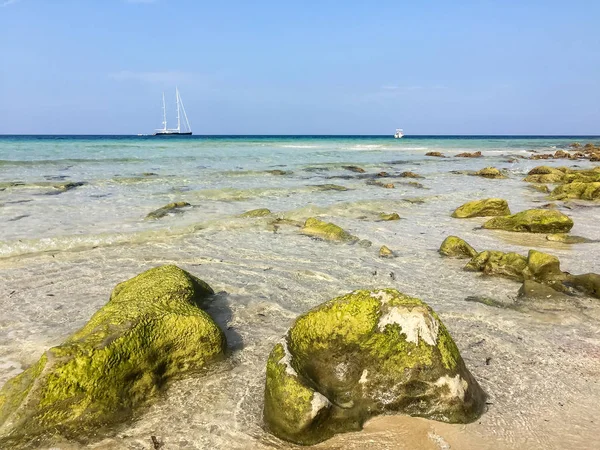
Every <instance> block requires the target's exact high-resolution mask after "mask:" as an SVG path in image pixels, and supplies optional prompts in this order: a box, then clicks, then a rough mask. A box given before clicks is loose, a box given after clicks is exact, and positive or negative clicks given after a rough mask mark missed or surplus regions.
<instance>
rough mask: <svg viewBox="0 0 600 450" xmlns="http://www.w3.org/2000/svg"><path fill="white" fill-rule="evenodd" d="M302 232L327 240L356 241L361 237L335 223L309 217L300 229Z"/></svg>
mask: <svg viewBox="0 0 600 450" xmlns="http://www.w3.org/2000/svg"><path fill="white" fill-rule="evenodd" d="M300 232H301V233H302V234H305V235H307V236H313V237H317V238H320V239H325V240H327V241H338V242H356V241H358V240H359V239H358V238H357V237H356V236H352V235H351V234H350V233H348V232H347V231H346V230H344V229H343V228H341V227H338V226H337V225H336V224H334V223H330V222H323V221H322V220H319V219H315V218H314V217H309V218H308V219H306V222H304V226H303V227H302V229H301V230H300Z"/></svg>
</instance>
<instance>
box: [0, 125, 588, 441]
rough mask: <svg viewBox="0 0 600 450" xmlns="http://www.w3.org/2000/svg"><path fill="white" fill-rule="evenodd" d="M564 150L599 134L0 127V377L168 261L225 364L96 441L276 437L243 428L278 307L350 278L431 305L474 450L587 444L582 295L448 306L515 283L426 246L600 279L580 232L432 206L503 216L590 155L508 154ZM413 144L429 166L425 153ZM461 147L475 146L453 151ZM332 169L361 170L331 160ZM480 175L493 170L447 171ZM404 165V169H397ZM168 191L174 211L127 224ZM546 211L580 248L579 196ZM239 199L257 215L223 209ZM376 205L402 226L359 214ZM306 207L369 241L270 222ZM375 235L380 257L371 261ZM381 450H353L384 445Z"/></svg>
mask: <svg viewBox="0 0 600 450" xmlns="http://www.w3.org/2000/svg"><path fill="white" fill-rule="evenodd" d="M574 141H577V142H581V143H582V144H584V143H587V142H593V143H595V144H596V145H600V138H599V137H581V136H580V137H578V136H564V137H535V136H529V137H523V136H519V137H506V136H486V137H482V136H472V137H452V136H448V137H444V136H437V137H436V136H418V137H412V136H407V137H405V138H403V139H400V140H395V139H393V138H392V137H388V136H385V137H382V136H359V137H356V136H332V137H322V136H314V137H313V136H301V137H286V136H239V137H237V136H236V137H231V136H223V137H213V136H206V137H205V136H192V137H185V138H153V137H119V136H89V137H86V136H24V137H23V136H0V280H1V283H0V296H1V297H0V298H1V300H2V308H3V314H2V315H1V316H0V383H3V382H4V381H5V380H6V379H8V378H9V377H11V376H13V375H16V374H17V373H19V372H20V371H21V370H23V368H24V367H27V366H28V365H29V364H31V363H33V362H34V361H35V360H36V359H37V358H38V357H39V355H40V354H41V353H42V352H43V351H44V350H45V349H47V348H48V347H50V346H52V345H56V344H58V343H60V342H61V341H62V340H63V339H64V338H65V337H66V336H68V335H69V334H70V333H72V332H73V331H75V330H76V329H78V328H79V327H81V326H82V325H83V324H84V323H85V322H86V321H87V320H88V319H89V318H90V316H91V315H92V314H93V313H94V311H96V310H97V309H98V308H100V307H101V306H102V305H103V304H104V303H105V302H106V301H107V299H108V296H109V293H110V291H111V289H112V288H113V287H114V286H115V285H116V284H117V283H118V282H120V281H123V280H125V279H127V278H129V277H131V276H134V275H135V274H137V273H139V272H141V271H143V270H145V269H148V268H150V267H154V266H157V265H160V264H177V265H179V266H180V267H182V268H184V269H186V270H188V271H190V272H192V273H194V274H195V275H197V276H199V277H200V278H202V279H204V280H205V281H207V282H208V283H209V284H210V285H211V286H212V287H213V288H214V289H215V291H218V292H220V294H219V295H218V296H217V298H216V299H215V302H214V305H213V307H212V308H213V309H212V311H211V313H212V314H213V315H214V316H215V317H216V318H217V321H218V322H219V324H220V325H221V326H222V327H223V329H225V330H227V331H226V334H227V338H228V341H229V345H230V347H231V349H232V356H231V358H229V360H228V361H227V363H225V364H224V365H223V366H222V367H219V368H218V370H216V371H215V373H214V374H210V375H208V376H207V377H204V378H190V379H186V380H181V381H178V382H177V383H175V384H174V385H173V386H172V387H171V388H170V389H169V392H168V394H167V396H166V397H165V398H164V399H163V400H162V401H161V402H159V403H158V404H156V405H154V406H153V407H152V408H150V410H149V411H147V412H145V413H144V414H143V415H142V416H141V417H140V418H138V420H137V421H136V422H134V423H132V424H130V425H127V426H126V427H125V428H124V429H123V430H121V431H120V432H119V433H118V434H116V435H113V436H109V437H107V438H106V439H107V441H106V442H107V444H106V445H108V447H106V448H124V449H125V448H126V449H133V448H149V441H148V437H149V436H150V435H157V436H159V438H160V439H161V440H162V441H164V442H165V443H166V448H198V449H200V448H240V449H241V448H244V449H245V448H267V447H271V448H272V447H275V448H287V447H286V445H285V444H283V443H281V442H279V441H277V440H275V439H273V438H271V437H270V436H269V435H267V434H266V433H265V432H264V431H263V430H262V427H261V408H262V395H263V383H264V363H265V360H266V357H267V355H268V353H269V351H270V349H271V348H272V346H273V345H274V343H275V342H277V341H278V340H279V339H280V337H281V336H282V335H283V334H284V333H285V331H286V329H287V328H288V327H289V325H290V324H291V322H292V321H293V320H294V318H295V317H297V316H298V314H301V313H302V312H304V311H307V310H308V309H310V308H312V307H314V306H316V305H318V304H319V303H321V302H323V301H326V300H328V299H330V298H332V297H334V296H336V295H339V294H342V293H345V292H348V291H350V290H353V289H358V288H379V287H394V288H397V289H399V290H401V291H402V292H405V293H407V294H410V295H414V296H417V297H419V298H422V299H423V300H425V301H427V302H428V303H429V304H431V305H432V307H434V309H436V311H438V312H439V313H440V315H441V317H442V320H443V321H444V323H445V324H446V325H447V327H448V328H449V330H450V332H451V334H452V335H453V337H454V338H455V340H456V342H457V345H458V346H459V349H460V350H461V353H462V354H463V357H464V358H465V361H466V363H467V365H468V366H469V368H470V369H471V371H472V372H473V374H474V375H475V377H476V378H477V379H478V380H479V381H480V382H481V384H482V386H483V387H484V389H485V390H486V391H487V392H488V393H489V394H490V398H491V400H490V402H491V403H493V405H491V406H490V408H489V411H488V412H487V413H486V414H484V416H483V417H482V419H481V420H480V421H479V422H478V423H475V424H471V425H468V426H467V427H466V430H467V432H468V433H469V435H472V436H474V437H476V438H477V439H482V442H487V443H488V444H490V447H480V448H495V449H496V448H528V449H530V448H531V449H534V448H535V449H537V448H540V449H542V448H544V449H546V448H565V447H564V445H563V447H561V446H560V445H555V443H556V442H562V443H563V444H564V443H565V442H568V444H569V448H589V447H586V446H585V444H586V442H588V441H587V440H586V439H592V438H593V437H594V436H597V434H598V433H599V432H600V429H599V428H600V425H599V424H598V423H594V424H591V423H590V422H589V420H588V417H590V416H591V415H593V412H594V411H595V409H596V408H597V403H598V401H600V392H599V390H598V380H599V379H600V378H599V377H600V358H599V357H598V355H600V337H599V336H598V332H597V330H598V326H599V323H600V307H599V306H598V305H597V300H596V301H593V300H590V299H578V300H577V301H576V302H574V303H573V304H567V305H551V307H549V308H546V309H543V308H542V310H539V309H533V310H532V311H529V312H518V311H514V310H510V309H499V308H491V307H488V306H485V305H482V304H479V303H473V302H468V301H465V299H467V298H471V297H488V298H493V299H495V300H498V301H501V302H505V303H508V304H510V303H511V302H514V299H515V298H516V292H517V290H518V288H519V285H518V284H517V283H515V282H513V281H510V280H504V279H498V278H493V279H491V278H482V277H481V276H479V275H478V274H473V273H469V272H464V271H462V266H463V265H464V261H456V260H447V259H443V258H440V257H439V255H438V254H437V249H438V248H439V245H440V243H441V242H442V241H443V239H444V238H445V237H446V236H448V235H450V234H454V235H458V236H461V237H463V238H465V239H466V240H467V241H468V242H469V243H471V244H472V245H473V246H474V247H475V248H476V249H478V250H483V249H492V250H502V251H517V252H520V253H522V254H526V253H527V251H528V250H529V249H531V248H535V249H538V250H542V251H546V252H549V253H552V254H555V255H556V256H558V257H559V258H560V260H561V267H562V269H563V270H568V271H570V272H573V273H584V272H600V259H599V258H598V257H597V255H599V254H600V244H598V243H589V244H576V245H570V246H569V245H565V244H560V243H557V242H551V241H548V240H546V239H545V236H544V235H521V234H515V233H506V232H499V231H494V230H482V229H480V226H481V224H482V223H483V219H479V218H478V219H465V220H459V219H452V218H451V217H450V213H451V212H452V211H453V210H454V209H455V208H456V207H458V206H460V205H461V204H462V203H464V202H466V201H469V200H473V199H476V198H486V197H502V198H505V199H507V200H508V202H509V204H510V207H511V210H512V211H513V212H517V211H520V210H523V209H527V208H534V207H540V206H541V205H544V204H546V203H548V202H549V200H548V198H547V196H546V195H545V194H543V193H541V192H539V191H536V190H534V189H531V187H530V186H529V184H528V183H525V182H523V181H522V179H523V177H524V176H525V174H526V173H527V172H528V171H529V170H530V169H531V168H532V167H534V166H537V165H542V164H544V165H552V166H563V165H568V166H578V167H591V166H593V164H592V163H590V162H588V161H572V160H544V161H534V160H530V159H528V157H529V156H531V155H534V154H536V153H553V152H554V151H556V150H557V149H567V148H568V146H569V144H571V143H572V142H574ZM429 151H439V152H442V153H443V154H444V155H445V156H446V158H435V157H428V156H425V154H426V153H427V152H429ZM464 151H468V152H474V151H481V152H482V153H483V157H482V158H457V157H455V156H454V155H456V154H458V153H460V152H464ZM351 165H353V166H360V167H361V168H363V169H364V173H356V172H353V171H350V170H348V169H347V168H345V167H344V166H351ZM488 166H494V167H498V168H500V169H503V170H504V171H505V173H506V174H507V178H506V179H503V180H489V179H484V178H480V177H473V176H468V175H466V174H464V173H463V172H464V171H470V170H479V169H481V168H483V167H488ZM405 171H412V172H416V173H418V174H419V175H421V176H422V177H423V178H420V179H411V178H404V177H401V176H400V174H401V173H402V172H405ZM380 172H386V174H387V176H386V177H378V175H377V174H379V173H380ZM374 180H381V181H383V182H384V183H393V184H394V188H393V189H384V188H382V187H381V186H377V185H374V184H372V181H374ZM415 182H416V184H415ZM69 183H71V184H69ZM331 185H336V186H337V187H336V188H333V187H332V186H331ZM342 189H345V190H342ZM175 201H184V202H188V203H189V204H190V206H189V207H186V208H183V209H182V210H181V211H179V212H178V213H176V214H175V213H174V214H169V215H167V216H165V217H163V218H161V219H159V220H147V219H146V215H147V214H148V213H149V212H151V211H153V210H156V209H157V208H160V207H161V206H163V205H165V204H167V203H170V202H175ZM557 207H558V208H560V210H561V211H563V212H565V213H566V214H568V215H570V216H571V217H572V218H573V220H574V222H575V227H574V228H573V230H572V233H573V234H576V235H581V236H585V237H588V238H590V239H597V240H600V226H599V225H598V223H599V222H598V211H599V209H598V208H597V203H590V202H577V201H575V202H569V203H562V202H561V203H559V204H557ZM255 208H269V209H270V210H271V211H272V216H271V217H266V218H259V219H247V218H240V217H239V215H240V214H241V213H243V212H245V211H248V210H251V209H255ZM381 212H386V213H391V212H397V213H398V214H399V215H400V216H401V218H402V219H401V220H399V221H394V222H379V221H378V216H379V213H381ZM310 216H318V217H319V218H321V219H323V220H327V221H332V222H335V223H336V224H338V225H340V226H342V227H344V228H345V229H347V230H348V231H350V232H351V233H352V234H354V235H357V236H359V237H360V238H361V239H364V240H369V241H371V242H372V243H373V245H372V247H370V248H362V247H358V246H350V245H335V244H331V243H327V242H321V241H315V240H313V239H310V238H308V237H306V236H302V235H301V234H299V233H298V229H297V228H296V227H294V226H284V225H282V226H279V227H274V226H273V225H272V224H271V223H270V222H271V221H272V219H273V218H275V217H281V218H286V219H290V220H292V221H300V222H301V221H303V220H305V219H306V218H307V217H310ZM381 245H386V246H388V247H389V248H391V249H392V250H393V251H395V252H396V255H397V257H396V258H394V259H381V258H379V256H378V252H379V248H380V246H381ZM559 347H560V348H561V349H562V350H558V348H559ZM487 358H491V361H492V363H491V364H488V363H487V362H486V361H487ZM559 404H562V405H563V406H558V405H559ZM392 432H393V430H390V433H392ZM384 434H385V433H384ZM392 435H393V433H392ZM360 436H361V434H360V433H359V434H358V435H356V436H355V437H352V436H350V437H347V438H345V439H349V441H345V443H344V444H340V445H341V448H363V447H361V446H360V443H361V437H360ZM388 437H389V436H388ZM442 437H443V436H442ZM380 438H381V439H383V437H382V436H379V437H376V438H375V443H377V442H378V441H377V439H380ZM390 439H392V438H390ZM561 439H562V441H560V440H561ZM392 441H393V439H392ZM382 442H383V441H382ZM386 442H387V441H386ZM90 445H92V444H90ZM385 445H387V444H385ZM385 445H384V444H383V443H381V446H379V447H378V446H377V445H375V446H374V447H373V448H394V447H389V446H388V447H385ZM81 446H84V445H83V444H81ZM76 448H77V447H76ZM90 448H93V446H92V447H90ZM338 448H339V447H338ZM395 448H403V447H395ZM440 448H441V447H440Z"/></svg>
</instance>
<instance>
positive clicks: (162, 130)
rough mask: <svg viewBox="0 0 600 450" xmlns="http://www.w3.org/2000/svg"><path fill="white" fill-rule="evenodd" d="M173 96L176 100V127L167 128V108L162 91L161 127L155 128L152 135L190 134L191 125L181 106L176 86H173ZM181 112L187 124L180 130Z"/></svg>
mask: <svg viewBox="0 0 600 450" xmlns="http://www.w3.org/2000/svg"><path fill="white" fill-rule="evenodd" d="M175 98H176V100H177V128H167V109H166V107H165V93H164V92H163V95H162V101H163V122H162V124H163V127H162V128H159V129H157V130H155V132H154V134H153V135H152V136H191V134H192V127H190V122H189V120H188V118H187V114H186V113H185V107H184V106H183V101H182V100H181V96H180V95H179V89H178V88H175ZM181 112H183V118H184V119H185V123H186V125H187V131H182V130H181Z"/></svg>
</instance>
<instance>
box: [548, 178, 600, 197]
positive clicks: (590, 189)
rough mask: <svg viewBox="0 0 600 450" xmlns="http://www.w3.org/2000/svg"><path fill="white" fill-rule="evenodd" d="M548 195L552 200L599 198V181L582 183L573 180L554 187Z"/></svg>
mask: <svg viewBox="0 0 600 450" xmlns="http://www.w3.org/2000/svg"><path fill="white" fill-rule="evenodd" d="M550 197H551V198H552V199H554V200H564V199H567V198H578V199H581V200H600V182H591V183H583V182H579V181H575V182H572V183H567V184H561V185H560V186H557V187H556V188H554V190H553V191H552V193H551V194H550Z"/></svg>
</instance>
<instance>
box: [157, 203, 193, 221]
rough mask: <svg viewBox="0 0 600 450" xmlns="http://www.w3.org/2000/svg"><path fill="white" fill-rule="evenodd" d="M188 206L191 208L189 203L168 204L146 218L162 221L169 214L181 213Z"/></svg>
mask: <svg viewBox="0 0 600 450" xmlns="http://www.w3.org/2000/svg"><path fill="white" fill-rule="evenodd" d="M186 206H191V205H190V204H189V203H188V202H173V203H168V204H166V205H165V206H163V207H162V208H158V209H156V210H154V211H152V212H151V213H149V214H148V215H147V216H146V219H160V218H161V217H164V216H166V215H167V214H169V213H177V212H181V209H182V208H185V207H186Z"/></svg>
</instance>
